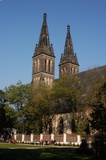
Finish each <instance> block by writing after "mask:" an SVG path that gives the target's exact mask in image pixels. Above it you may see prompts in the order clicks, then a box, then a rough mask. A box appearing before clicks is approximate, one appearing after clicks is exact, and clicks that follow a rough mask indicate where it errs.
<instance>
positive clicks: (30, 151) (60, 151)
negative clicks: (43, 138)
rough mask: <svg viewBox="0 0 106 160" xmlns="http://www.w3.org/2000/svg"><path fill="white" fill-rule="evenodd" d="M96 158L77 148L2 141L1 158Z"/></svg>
mask: <svg viewBox="0 0 106 160" xmlns="http://www.w3.org/2000/svg"><path fill="white" fill-rule="evenodd" d="M45 159H46V160H55V159H56V160H95V159H94V158H93V157H92V156H90V155H78V154H76V148H66V147H56V146H55V147H52V146H37V145H36V146H35V145H25V144H22V145H21V144H9V143H0V160H45Z"/></svg>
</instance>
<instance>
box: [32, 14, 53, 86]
mask: <svg viewBox="0 0 106 160" xmlns="http://www.w3.org/2000/svg"><path fill="white" fill-rule="evenodd" d="M32 59H33V66H32V84H33V85H36V84H39V83H42V82H43V83H45V84H48V85H50V86H52V83H53V81H54V65H55V56H54V51H53V46H52V44H50V40H49V32H48V26H47V14H46V13H44V15H43V24H42V28H41V33H40V38H39V42H38V44H36V47H35V51H34V55H33V57H32Z"/></svg>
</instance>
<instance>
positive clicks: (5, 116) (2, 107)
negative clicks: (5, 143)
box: [0, 90, 15, 134]
mask: <svg viewBox="0 0 106 160" xmlns="http://www.w3.org/2000/svg"><path fill="white" fill-rule="evenodd" d="M14 122H15V117H14V109H13V108H12V107H10V106H9V105H8V104H7V103H6V99H5V92H4V91H2V90H0V132H1V134H3V133H4V132H5V131H6V130H7V129H8V128H13V127H14Z"/></svg>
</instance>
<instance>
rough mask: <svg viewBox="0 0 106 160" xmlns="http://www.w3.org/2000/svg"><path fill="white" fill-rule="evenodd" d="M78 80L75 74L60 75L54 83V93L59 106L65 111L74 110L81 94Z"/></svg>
mask: <svg viewBox="0 0 106 160" xmlns="http://www.w3.org/2000/svg"><path fill="white" fill-rule="evenodd" d="M79 82H80V80H79V78H78V77H77V76H75V75H72V76H70V77H66V76H65V75H63V76H61V77H60V79H59V80H57V81H56V83H55V85H54V95H55V100H56V101H57V104H58V105H59V108H62V107H63V108H62V109H63V112H64V109H66V112H75V111H76V109H77V105H78V102H79V98H80V96H81V87H80V83H79Z"/></svg>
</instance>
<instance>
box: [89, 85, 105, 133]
mask: <svg viewBox="0 0 106 160" xmlns="http://www.w3.org/2000/svg"><path fill="white" fill-rule="evenodd" d="M105 98H106V82H104V83H103V84H102V86H101V87H100V88H99V90H98V91H97V94H96V98H95V99H96V100H95V101H94V102H95V103H93V105H92V108H93V111H92V113H91V114H90V116H91V119H90V123H91V127H92V128H93V129H96V130H98V131H102V132H103V131H106V99H105Z"/></svg>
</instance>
